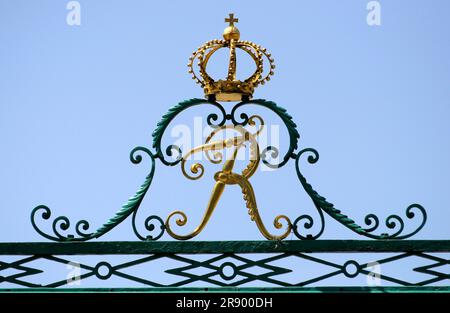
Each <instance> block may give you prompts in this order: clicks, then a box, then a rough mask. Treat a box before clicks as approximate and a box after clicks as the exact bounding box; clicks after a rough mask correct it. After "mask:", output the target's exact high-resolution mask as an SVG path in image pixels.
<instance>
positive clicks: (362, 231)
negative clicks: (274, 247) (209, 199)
mask: <svg viewBox="0 0 450 313" xmlns="http://www.w3.org/2000/svg"><path fill="white" fill-rule="evenodd" d="M197 105H208V106H209V107H211V108H213V109H214V110H216V112H214V113H211V114H209V115H208V116H207V117H206V121H207V123H208V125H209V126H210V127H212V128H219V127H222V126H223V125H225V124H226V123H227V121H229V122H230V123H231V124H232V125H234V126H242V127H244V126H246V125H248V124H249V122H250V121H251V117H250V116H249V115H248V114H247V113H245V112H242V113H240V114H239V116H237V115H238V111H239V110H240V109H242V108H244V107H245V106H247V105H257V106H260V107H264V108H267V109H268V110H270V111H272V112H273V113H275V114H276V115H277V116H278V117H279V118H280V119H281V121H282V122H283V124H284V125H285V127H286V129H287V131H288V134H289V148H288V149H287V151H286V152H285V153H284V154H283V155H282V157H281V161H280V162H279V163H276V164H273V163H271V162H270V161H269V159H268V158H269V157H271V158H276V157H277V156H278V155H279V153H280V152H279V150H278V148H276V147H273V146H268V147H265V148H264V149H262V150H261V152H260V156H259V157H260V159H261V161H262V162H263V163H264V164H265V165H266V166H269V167H271V168H280V167H283V166H284V165H286V164H287V163H288V162H289V161H290V160H295V169H296V173H297V176H298V179H299V181H300V184H301V186H302V187H303V189H304V190H305V192H306V193H307V194H308V196H309V197H310V198H311V200H312V202H313V204H314V207H315V209H316V210H317V211H318V214H319V221H318V222H317V220H316V221H315V220H314V218H313V217H312V216H311V215H307V214H302V215H300V216H298V217H297V218H296V219H295V220H294V222H293V223H292V224H290V220H289V219H288V218H286V220H287V221H289V225H288V226H289V229H292V231H293V233H294V234H295V236H296V237H297V238H299V239H306V240H312V239H317V238H319V237H320V236H321V235H322V234H323V232H324V229H325V218H324V213H326V214H327V215H329V216H330V217H331V218H333V219H334V220H336V221H337V222H339V223H340V224H342V225H343V226H345V227H347V228H348V229H350V230H351V231H353V232H355V233H356V234H358V235H362V236H365V237H368V238H372V239H405V238H409V237H411V236H413V235H415V234H416V233H417V232H419V231H420V230H421V229H422V228H423V226H424V225H425V223H426V220H427V214H426V211H425V209H424V208H423V207H422V206H421V205H419V204H411V205H410V206H408V207H407V208H406V218H407V219H409V220H412V219H415V218H416V217H417V216H418V217H420V218H421V220H420V224H419V226H418V227H417V228H416V229H415V230H413V231H411V232H409V233H404V229H405V221H404V220H403V219H402V218H401V217H400V216H398V215H395V214H392V215H389V216H388V217H387V218H386V220H385V223H384V224H385V226H386V227H387V228H388V229H391V230H392V233H390V234H388V233H379V234H375V233H374V232H375V231H377V230H378V229H379V226H380V220H379V218H378V217H377V216H376V215H375V214H368V215H367V216H366V217H365V219H364V223H365V225H366V226H367V227H365V228H364V227H362V226H360V225H359V224H357V223H356V222H355V221H354V220H353V219H351V218H350V217H348V216H347V215H346V214H344V213H343V212H342V211H340V210H338V209H336V208H335V207H334V205H333V204H332V203H331V202H329V201H327V200H326V198H324V197H322V196H321V195H320V194H319V193H318V192H317V191H315V189H314V188H313V187H312V186H311V185H310V184H309V183H308V181H307V180H306V178H305V176H304V175H303V174H302V172H301V170H300V165H299V163H300V159H301V157H302V156H303V155H306V154H309V155H308V158H307V161H308V162H309V163H310V164H314V163H316V162H317V161H318V159H319V154H318V152H317V151H316V150H315V149H312V148H306V149H302V150H300V151H297V149H298V140H299V138H300V135H299V132H298V130H297V125H296V124H295V122H294V121H293V120H292V117H291V116H290V115H289V114H288V113H287V111H286V109H284V108H282V107H280V106H278V105H277V104H275V103H274V102H272V101H267V100H263V99H256V100H246V101H242V102H240V103H237V104H236V105H234V106H233V107H232V109H231V111H230V113H227V110H226V109H225V108H224V107H223V106H222V105H221V104H220V103H218V102H216V101H214V100H211V99H210V100H205V99H190V100H187V101H183V102H180V103H179V104H177V105H175V106H174V107H172V108H170V109H169V111H168V112H167V113H166V114H165V115H163V116H162V119H161V121H160V122H159V123H158V124H157V127H156V129H155V130H154V132H153V134H152V136H153V144H152V148H153V149H154V151H153V152H152V151H150V150H149V149H148V148H145V147H136V148H135V149H133V150H132V151H131V153H130V160H131V162H132V163H134V164H139V163H141V161H142V155H141V153H145V154H146V155H147V156H148V157H149V158H150V161H151V168H150V172H149V174H148V175H147V177H146V178H145V180H144V182H143V184H142V185H141V186H140V188H139V189H138V191H137V192H136V193H135V195H134V196H133V197H131V198H130V199H129V200H128V201H127V202H126V203H125V204H124V205H123V206H122V207H121V209H120V210H119V211H118V212H117V213H116V214H115V215H114V216H113V217H112V218H111V219H110V220H109V221H107V222H106V223H105V224H103V225H102V226H101V227H100V228H98V229H97V230H95V231H93V232H89V228H90V225H89V223H88V222H87V221H86V220H80V221H78V222H77V223H76V224H75V227H74V231H75V234H74V233H73V232H72V233H70V232H69V229H70V226H71V222H70V220H69V219H68V218H67V217H65V216H59V217H56V218H55V219H54V220H53V221H52V222H51V229H52V231H51V232H45V231H44V230H42V228H41V227H39V226H38V223H37V219H38V217H40V218H41V219H43V220H50V219H51V216H52V213H51V210H50V208H48V207H47V206H45V205H40V206H37V207H35V208H34V209H33V210H32V212H31V223H32V226H33V228H34V229H35V230H36V231H37V232H38V233H39V234H40V235H41V236H43V237H45V238H47V239H49V240H52V241H87V240H90V239H93V238H99V237H101V236H103V235H104V234H106V233H108V232H109V231H111V230H112V229H113V228H115V227H116V226H117V225H119V224H120V223H122V222H123V221H124V220H125V219H127V218H128V217H129V216H130V215H131V216H132V218H131V220H132V228H133V231H134V233H135V235H136V236H137V237H138V238H139V239H140V240H157V239H159V238H161V237H162V236H163V234H164V232H165V231H166V226H165V225H164V222H163V219H162V218H161V217H159V216H157V215H151V216H149V217H147V218H146V219H145V221H144V228H145V230H146V231H147V232H148V234H145V235H143V234H141V233H140V232H139V231H138V227H137V225H136V224H137V222H136V215H137V212H138V210H139V207H140V205H141V203H142V201H143V199H144V197H145V195H146V194H147V191H148V190H149V188H150V185H151V183H152V180H153V176H154V173H155V163H156V160H159V161H160V162H161V163H162V164H163V165H165V166H175V165H177V164H178V163H180V162H181V161H182V159H183V152H182V151H181V148H180V147H178V146H176V145H169V146H167V147H165V148H163V147H162V139H163V137H164V134H165V131H166V130H167V128H168V126H169V125H170V124H171V122H172V121H173V120H174V119H175V118H176V117H177V116H178V115H179V114H180V113H182V112H183V111H185V110H187V109H188V108H190V107H193V106H197ZM417 213H419V214H417ZM314 224H319V225H320V226H319V231H317V232H316V233H310V232H309V233H308V230H310V229H311V228H312V227H313V225H314ZM273 238H274V239H275V238H276V237H273Z"/></svg>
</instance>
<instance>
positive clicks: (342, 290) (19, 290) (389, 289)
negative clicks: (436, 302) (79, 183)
mask: <svg viewBox="0 0 450 313" xmlns="http://www.w3.org/2000/svg"><path fill="white" fill-rule="evenodd" d="M5 292H7V293H12V292H15V293H92V292H94V293H111V292H113V293H127V292H139V293H199V292H201V293H205V292H208V293H226V292H233V293H273V292H276V293H346V292H347V293H450V286H442V287H441V286H436V287H430V286H425V287H423V286H418V287H403V286H401V287H247V288H239V287H215V288H195V287H191V288H187V287H185V288H183V287H174V288H171V287H165V288H58V289H55V288H14V289H0V293H5Z"/></svg>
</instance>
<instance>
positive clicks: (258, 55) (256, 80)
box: [188, 13, 275, 101]
mask: <svg viewBox="0 0 450 313" xmlns="http://www.w3.org/2000/svg"><path fill="white" fill-rule="evenodd" d="M225 22H226V23H229V25H228V27H227V28H225V30H224V31H223V38H224V39H223V40H219V39H214V40H210V41H208V42H206V43H205V44H204V45H202V46H201V47H200V48H198V49H197V50H196V51H194V52H193V53H192V55H191V57H190V58H189V63H188V67H189V73H190V74H192V79H193V80H195V82H196V83H197V84H200V85H201V86H202V87H203V89H204V92H205V96H206V97H207V98H208V99H210V98H212V99H214V100H217V101H241V100H243V99H250V98H251V97H252V96H253V91H254V89H255V88H256V87H258V86H259V85H260V84H261V85H264V84H265V82H266V81H269V80H270V76H272V75H273V70H274V68H275V64H274V60H273V58H272V56H271V54H270V53H268V52H267V50H266V49H265V48H263V47H261V46H260V45H257V44H255V43H253V42H251V41H241V40H240V32H239V29H238V28H237V27H236V26H235V25H234V23H237V22H239V19H237V18H235V17H234V13H230V14H229V17H227V18H225ZM222 48H228V49H229V50H230V54H229V63H228V74H227V77H226V79H219V80H215V79H213V78H212V77H211V76H210V75H209V74H208V73H207V71H206V67H207V65H208V62H209V60H210V58H211V56H212V55H213V54H214V53H215V52H217V51H218V50H219V49H222ZM236 49H241V50H243V51H245V52H246V53H247V54H248V55H249V57H251V58H252V59H253V61H254V62H255V65H256V69H255V72H254V73H253V74H252V75H251V76H250V77H248V78H245V79H242V80H240V79H237V78H236V66H237V60H236ZM196 59H197V60H198V66H199V70H198V73H199V74H198V75H197V73H196V71H194V68H193V64H194V60H196ZM264 63H266V65H267V66H268V70H267V71H266V72H267V74H265V75H264V76H263V72H264Z"/></svg>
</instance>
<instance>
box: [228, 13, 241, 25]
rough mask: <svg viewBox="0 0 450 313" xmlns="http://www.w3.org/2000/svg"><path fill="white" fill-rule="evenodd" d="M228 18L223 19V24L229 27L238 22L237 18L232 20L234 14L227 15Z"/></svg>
mask: <svg viewBox="0 0 450 313" xmlns="http://www.w3.org/2000/svg"><path fill="white" fill-rule="evenodd" d="M228 15H229V17H226V18H225V23H230V26H234V23H237V22H239V19H238V18H234V13H230V14H228Z"/></svg>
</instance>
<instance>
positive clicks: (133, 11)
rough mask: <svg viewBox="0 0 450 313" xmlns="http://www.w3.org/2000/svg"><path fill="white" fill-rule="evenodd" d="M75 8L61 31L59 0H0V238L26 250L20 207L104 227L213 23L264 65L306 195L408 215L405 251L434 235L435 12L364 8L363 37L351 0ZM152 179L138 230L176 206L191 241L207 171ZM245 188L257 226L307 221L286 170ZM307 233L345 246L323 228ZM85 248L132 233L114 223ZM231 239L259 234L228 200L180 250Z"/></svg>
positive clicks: (439, 63) (129, 190)
mask: <svg viewBox="0 0 450 313" xmlns="http://www.w3.org/2000/svg"><path fill="white" fill-rule="evenodd" d="M79 2H80V3H81V25H80V26H68V25H67V24H66V14H67V12H68V11H67V10H66V3H67V1H51V0H38V1H5V0H0V143H1V149H2V153H1V154H0V166H1V170H0V173H1V174H0V177H1V182H0V241H40V240H42V238H40V237H39V235H38V234H36V233H35V232H34V230H33V229H32V226H31V224H30V222H29V214H30V211H31V210H32V208H33V207H35V206H36V205H38V204H46V205H48V206H49V207H50V208H51V209H52V212H53V214H56V216H58V215H66V216H68V217H70V218H71V220H73V221H76V220H78V219H80V218H86V219H87V220H89V222H90V223H91V227H92V228H96V227H97V226H100V225H101V224H102V223H103V222H104V221H106V220H107V219H108V218H109V217H111V216H112V215H113V214H114V213H115V211H116V210H118V209H119V208H120V206H121V205H122V203H123V202H124V201H126V200H127V199H128V197H129V196H131V195H132V194H133V193H134V192H135V191H136V189H137V188H138V186H139V185H140V184H141V183H142V181H143V179H144V177H145V175H146V173H147V171H148V166H147V163H145V162H144V163H143V164H141V165H138V166H136V165H132V164H131V163H130V162H129V159H128V154H129V151H130V150H131V149H132V148H133V147H135V146H137V145H143V146H147V147H150V146H151V140H152V138H151V133H152V131H153V129H154V127H155V126H156V123H157V122H158V121H159V120H160V117H161V115H162V114H164V113H165V112H166V111H167V109H168V108H169V107H171V106H172V105H175V104H176V103H178V102H179V101H182V100H184V99H188V98H194V97H202V96H203V91H202V90H201V89H200V88H199V87H198V86H197V85H195V84H193V82H192V80H191V79H190V77H189V75H188V74H187V68H186V64H187V58H188V57H189V55H190V53H191V52H192V51H194V50H195V49H196V48H197V47H198V46H199V45H201V44H202V43H204V42H206V41H208V40H210V39H214V38H221V33H222V31H223V28H224V27H225V23H224V22H223V18H224V17H225V16H226V15H227V14H228V13H229V12H234V13H235V14H236V16H237V17H238V18H239V23H238V27H239V29H240V31H241V39H243V40H252V41H254V42H256V43H258V44H261V45H263V46H265V47H266V48H268V50H269V51H271V52H272V54H273V56H274V58H275V63H276V65H277V68H276V71H275V76H274V77H273V79H272V80H271V81H270V82H269V83H268V84H267V85H265V86H263V87H261V88H258V89H257V90H256V92H255V95H254V96H255V98H265V99H268V100H272V101H275V102H277V103H278V104H279V105H281V106H283V107H285V108H286V109H287V110H288V112H289V113H290V114H291V115H292V116H293V117H294V120H295V121H296V123H297V125H298V128H299V131H300V134H301V139H300V142H299V146H300V148H304V147H314V148H316V149H317V150H318V151H319V153H320V156H321V158H320V161H319V162H318V163H317V164H316V165H307V164H306V163H303V165H304V167H305V174H306V176H307V177H308V179H309V181H310V182H311V183H312V184H313V186H315V188H316V190H318V191H319V192H320V193H321V194H323V195H324V196H325V197H327V199H329V200H330V201H331V202H333V203H334V204H335V205H336V206H337V207H338V208H340V209H342V210H343V211H344V212H345V213H346V214H348V215H349V216H351V217H352V218H354V219H355V220H356V221H357V222H359V223H363V219H364V216H365V215H366V214H368V213H375V214H377V215H378V216H379V217H380V219H382V220H383V221H384V218H385V217H387V216H388V215H390V214H392V213H396V214H399V215H401V216H404V210H405V208H406V207H407V206H408V205H409V204H410V203H414V202H417V203H420V204H422V205H423V206H424V207H425V208H426V209H427V212H428V215H429V220H428V223H427V225H426V226H425V228H424V229H423V230H422V231H421V232H420V233H419V234H417V235H416V236H415V237H414V238H415V239H448V238H449V235H450V230H449V229H450V228H449V226H448V225H449V222H448V221H449V218H450V213H449V208H448V203H450V192H449V178H450V162H449V160H450V140H449V134H450V123H449V118H450V88H449V87H450V59H449V55H450V41H449V37H450V36H449V35H450V19H449V18H448V15H449V12H450V2H448V1H445V0H441V1H438V0H436V1H418V0H416V1H412V0H408V1H406V0H404V1H400V0H396V1H380V3H381V14H382V15H381V16H382V17H381V26H372V27H370V26H368V25H367V23H366V15H367V10H366V3H367V2H368V1H365V0H359V1H356V0H355V1H325V0H322V1H317V0H314V1H312V0H311V1H278V2H269V1H267V2H266V1H245V2H244V1H220V2H219V1H158V2H156V1H155V2H153V1H152V2H151V1H103V0H98V1H85V0H84V1H83V0H80V1H79ZM224 66H225V65H224ZM193 112H194V113H193V114H194V115H199V114H206V113H210V112H211V111H208V112H206V111H202V110H197V111H195V110H194V111H193ZM192 117H193V115H190V116H187V117H185V119H184V120H182V121H184V122H185V123H190V122H192ZM286 140H287V138H286ZM156 172H157V173H156V175H155V180H154V185H153V186H152V188H151V189H150V192H149V193H148V195H147V197H146V199H145V201H144V203H143V205H142V207H141V215H140V218H141V219H143V218H144V217H145V216H146V215H149V214H159V215H160V216H162V217H164V218H165V216H166V215H167V214H168V213H169V212H170V211H172V210H174V209H181V210H184V211H186V213H188V214H189V217H190V221H191V223H189V224H188V226H186V229H187V228H189V229H192V228H190V227H194V224H195V223H196V221H198V219H199V218H200V214H202V213H203V211H204V209H205V204H206V200H207V198H208V196H209V193H210V190H211V188H212V184H213V180H212V178H211V177H210V176H211V175H210V176H208V177H206V176H205V177H204V178H203V180H202V182H192V181H188V180H186V179H185V178H183V177H182V176H181V172H180V169H179V167H178V166H177V167H174V168H166V167H164V166H161V163H158V164H157V169H156ZM212 173H213V172H212ZM210 174H211V172H210ZM266 175H267V176H266ZM252 182H253V183H254V187H255V191H256V195H257V199H258V204H259V207H260V210H261V211H262V212H263V213H262V214H263V218H264V219H265V221H266V223H267V225H269V226H271V224H272V222H271V221H272V219H273V217H274V216H275V215H278V214H279V213H287V214H290V215H291V216H292V217H294V216H298V215H301V214H304V213H312V214H314V210H313V205H312V203H311V202H309V201H308V198H307V197H306V195H305V193H304V192H303V191H302V190H301V187H300V185H299V184H298V181H297V179H296V176H295V173H294V167H293V163H290V164H289V165H288V166H286V167H285V168H283V169H282V170H280V171H277V172H270V173H267V174H264V173H258V174H257V175H255V177H254V178H252ZM193 195H195V196H193ZM405 222H406V227H407V228H408V227H410V228H414V226H416V224H414V222H410V221H409V220H407V221H405ZM44 223H45V222H44ZM44 225H45V224H44ZM47 226H50V225H47ZM323 238H326V239H347V238H348V239H350V238H351V239H358V237H357V236H356V235H355V234H353V233H350V232H349V231H348V230H347V229H346V228H344V227H342V226H341V225H339V224H337V223H336V222H334V221H333V220H331V219H328V220H327V227H326V231H325V233H324V235H323ZM103 239H105V240H135V237H134V235H133V234H132V231H131V226H130V222H129V221H125V222H124V223H123V224H122V225H120V226H119V227H118V228H117V229H115V230H113V231H112V232H111V233H109V234H108V235H106V236H105V237H103ZM164 239H167V240H168V239H170V238H169V237H168V235H167V234H166V235H165V237H164ZM238 239H242V240H248V239H263V238H262V236H261V235H260V234H259V232H258V230H257V228H256V226H255V225H254V223H253V222H251V221H250V219H249V217H248V215H247V210H246V209H245V207H244V204H243V201H242V197H241V192H240V190H239V189H238V188H232V187H230V188H227V191H226V193H225V194H224V196H223V199H222V201H221V202H220V204H219V206H218V207H217V209H216V211H215V213H214V215H213V217H212V219H211V220H210V223H209V224H208V226H207V227H206V229H205V230H204V231H203V233H201V234H200V235H199V236H198V237H196V238H195V240H238ZM359 239H363V238H359Z"/></svg>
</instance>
